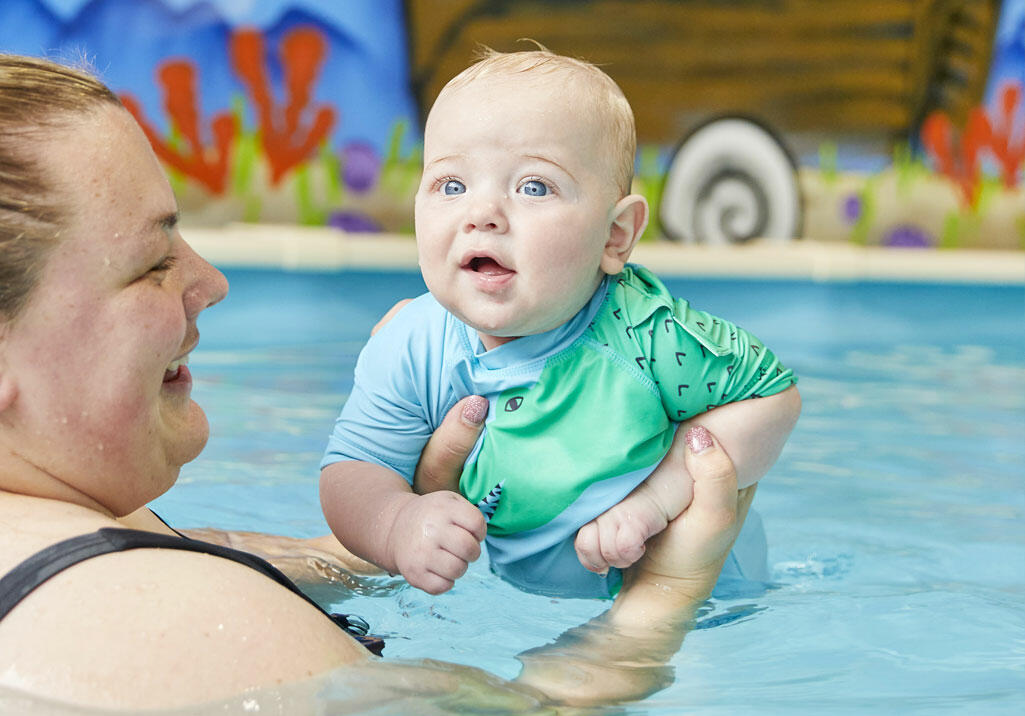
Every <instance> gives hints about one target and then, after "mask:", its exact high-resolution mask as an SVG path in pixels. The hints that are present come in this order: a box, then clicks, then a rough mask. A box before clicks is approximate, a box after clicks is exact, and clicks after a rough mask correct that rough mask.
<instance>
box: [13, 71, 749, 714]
mask: <svg viewBox="0 0 1025 716" xmlns="http://www.w3.org/2000/svg"><path fill="white" fill-rule="evenodd" d="M176 218H177V207H176V204H175V199H174V195H173V194H172V192H171V189H170V186H169V184H168V182H167V179H166V177H165V176H164V173H163V171H162V169H161V168H160V166H159V164H158V162H157V160H156V158H155V156H154V155H153V152H152V151H151V149H150V147H149V144H148V143H147V141H146V139H145V137H144V136H143V134H142V133H141V131H140V130H139V128H138V127H137V126H136V125H135V123H134V121H133V120H132V118H131V116H130V115H129V114H128V113H127V112H126V111H125V110H124V108H123V107H121V105H120V103H119V102H118V100H117V98H116V97H115V96H114V95H112V94H111V93H110V92H109V90H108V89H107V88H106V87H104V86H103V85H102V84H100V83H98V82H96V81H95V80H93V79H92V78H91V77H89V76H87V75H84V74H81V73H79V72H77V71H73V70H69V69H67V68H63V67H60V66H57V65H53V64H50V63H47V62H43V61H38V60H30V59H27V58H18V57H10V56H0V575H6V576H5V577H4V582H3V584H4V588H5V589H7V590H8V593H6V594H5V593H4V592H3V591H0V607H2V605H3V603H4V600H6V601H7V603H8V609H7V610H6V614H5V615H4V616H3V617H2V620H0V686H3V687H7V688H10V689H16V690H23V691H27V692H30V693H35V694H45V695H47V696H48V697H50V698H55V699H58V700H62V701H70V702H75V703H81V704H90V705H98V706H113V707H120V708H140V707H146V706H174V705H185V704H195V703H199V702H202V701H208V700H211V699H216V698H221V697H225V696H228V695H231V694H237V693H240V692H242V691H244V690H247V689H252V688H257V687H260V686H266V685H273V684H281V683H288V682H295V681H300V680H303V679H306V678H308V677H311V676H313V675H317V674H323V673H325V672H328V671H329V670H333V669H334V670H336V672H335V673H338V671H337V670H339V669H340V668H341V667H350V668H352V669H357V668H363V669H373V671H374V673H375V674H377V675H378V676H376V677H375V678H376V679H377V681H378V682H379V683H385V684H387V683H388V682H389V679H391V680H393V681H394V682H395V683H398V682H399V680H400V679H401V680H402V683H403V684H405V688H408V687H409V685H410V683H412V684H414V685H419V686H415V687H414V688H421V687H422V688H424V689H428V688H435V689H437V688H452V689H456V688H460V687H461V685H462V684H463V683H464V682H465V683H469V682H470V681H473V680H474V679H480V678H481V676H480V675H479V674H475V673H474V672H473V670H468V669H463V670H456V671H446V672H445V673H446V675H447V676H446V677H445V678H440V677H439V676H438V673H437V670H433V671H432V670H431V669H430V668H428V667H426V666H425V667H411V666H409V665H389V664H388V662H387V661H377V660H375V659H374V658H373V657H371V656H370V655H369V653H368V652H367V650H365V649H364V648H363V647H362V646H361V645H360V644H359V643H358V642H357V641H355V640H354V639H353V638H352V637H351V636H350V635H349V634H348V633H347V632H346V631H344V630H342V629H339V628H338V626H337V625H336V624H335V623H333V622H332V620H331V619H330V618H328V617H327V616H326V615H325V614H324V613H323V612H322V611H320V610H319V609H318V608H316V607H315V606H313V605H312V604H311V603H310V602H309V601H307V600H306V599H304V598H303V597H302V596H301V595H300V594H298V593H297V592H296V590H294V589H292V588H290V587H289V586H288V585H287V584H285V583H284V582H283V581H282V580H280V579H276V578H275V577H273V575H271V578H268V573H267V570H266V569H263V568H259V569H254V568H253V567H252V565H248V564H244V563H240V562H239V561H237V558H236V557H232V556H231V555H230V554H228V555H225V554H224V553H222V554H221V555H220V556H216V555H212V554H205V553H203V552H204V551H210V549H212V548H207V547H204V546H202V543H196V542H192V541H189V540H184V539H182V538H180V537H167V538H164V539H165V541H164V542H163V543H161V542H160V539H161V538H153V537H152V535H151V534H149V535H147V534H146V533H161V534H166V535H171V534H173V533H172V531H171V530H170V529H169V528H168V527H166V526H165V525H163V524H162V523H161V522H160V521H159V520H158V518H156V517H155V516H154V515H153V514H152V513H151V512H149V511H148V510H146V509H145V507H144V506H145V504H146V503H148V502H149V501H150V500H152V499H153V498H155V497H157V496H159V495H161V494H163V493H164V492H165V491H166V490H168V489H169V488H170V487H171V486H172V485H173V484H174V482H175V480H176V479H177V476H178V471H179V469H180V467H181V466H182V465H183V464H185V463H186V462H188V461H190V460H192V459H194V458H195V457H196V456H197V455H198V454H199V452H200V451H201V450H202V448H203V446H204V444H205V442H206V439H207V433H208V426H207V422H206V417H205V416H204V414H203V411H202V410H201V409H200V408H199V406H198V405H196V403H194V402H193V401H192V399H191V397H190V392H191V376H190V373H189V370H188V367H187V362H188V355H189V353H190V352H191V351H192V350H193V349H194V348H195V347H196V344H197V342H198V340H199V333H198V330H197V328H196V320H197V318H198V316H199V314H200V313H201V312H202V311H203V309H205V308H207V307H208V306H211V305H213V304H214V303H216V302H218V301H220V300H221V299H222V298H224V296H225V294H226V292H227V284H226V282H225V279H224V277H223V276H222V275H221V274H220V273H219V272H218V271H217V270H216V269H214V268H213V267H211V266H210V265H209V264H207V263H206V262H205V261H203V260H202V259H201V258H200V257H199V256H198V255H196V254H195V253H194V252H193V251H192V250H191V249H190V248H189V246H188V244H186V243H185V241H184V240H183V239H182V237H181V236H180V234H179V233H178V231H177V228H176ZM467 400H468V401H470V402H471V403H472V401H473V400H474V399H467ZM462 407H463V406H461V405H457V406H456V409H454V410H453V413H452V414H450V415H449V417H448V418H447V419H446V421H445V423H444V424H443V425H442V427H441V428H440V429H439V431H438V434H437V435H436V437H435V440H433V441H432V443H431V444H430V445H429V446H428V449H427V450H425V453H424V456H423V458H422V465H423V466H424V467H425V468H426V469H429V470H432V471H438V472H442V473H443V472H445V471H447V470H457V469H458V466H459V464H460V463H461V460H462V457H463V456H465V455H466V454H467V452H468V450H469V449H470V446H471V445H472V444H473V442H474V440H475V439H476V436H477V434H478V432H479V430H480V425H479V424H478V423H474V422H472V421H468V420H465V419H461V415H462V413H459V412H456V410H459V409H460V408H462ZM471 407H472V405H471ZM473 412H474V411H473V410H469V411H468V413H470V414H472V413H473ZM688 436H689V439H691V440H692V442H693V443H694V446H693V447H694V448H696V449H697V450H695V449H689V450H688V451H686V459H687V460H690V461H691V462H690V463H688V465H689V467H690V469H691V473H692V474H693V475H694V476H695V480H696V485H695V500H694V504H693V506H692V507H691V508H690V509H689V510H688V511H687V512H686V513H684V515H682V516H681V517H680V518H679V519H678V520H676V521H675V522H674V523H673V525H671V527H670V529H668V530H667V531H666V532H665V533H664V534H663V536H662V537H661V538H660V540H659V541H658V542H657V543H656V544H654V545H652V548H651V549H650V551H649V554H648V556H647V557H646V558H645V559H644V560H643V561H642V562H641V563H639V565H638V567H637V568H636V569H634V570H633V571H632V572H631V574H630V575H629V576H628V579H627V583H626V584H625V586H624V589H623V591H622V593H621V595H620V597H619V599H618V600H617V601H616V602H615V604H614V605H613V607H612V608H611V609H610V610H609V612H608V613H607V614H605V615H603V616H602V617H601V618H599V619H598V620H596V621H595V622H594V623H592V624H591V625H587V626H585V627H581V628H578V630H576V631H575V633H571V634H567V635H566V637H565V638H564V639H562V640H560V642H561V644H556V645H553V646H551V647H547V648H543V649H540V650H536V651H534V652H531V653H528V654H525V655H524V656H523V661H524V671H523V674H522V675H521V676H520V677H519V679H518V681H517V683H516V684H514V685H510V686H509V688H510V689H512V690H513V691H514V692H518V693H520V694H522V695H523V697H524V698H527V699H530V700H536V701H538V702H548V701H550V702H554V703H568V704H575V703H595V702H603V701H612V700H622V699H628V698H636V697H638V696H641V695H644V694H645V693H648V692H650V690H651V689H653V688H655V687H657V686H659V685H660V684H661V683H662V680H663V679H664V678H665V673H664V671H663V669H662V667H663V665H664V664H665V663H666V661H667V660H668V658H669V657H670V656H671V655H672V653H673V652H675V651H676V649H677V648H678V647H679V644H680V642H681V641H682V638H683V633H684V632H685V625H686V623H687V621H688V620H689V619H690V618H691V617H692V615H693V612H694V610H695V609H696V607H697V606H698V605H699V604H700V603H701V602H702V600H703V599H704V598H706V597H707V595H708V593H709V592H710V590H711V588H712V585H713V584H714V582H715V579H716V576H717V575H718V573H719V569H720V568H721V566H722V562H723V559H724V558H725V555H726V554H727V552H728V550H729V547H730V545H731V544H732V540H733V539H734V537H735V536H736V531H737V525H739V524H740V523H741V522H742V520H743V515H744V513H745V511H746V508H747V505H748V504H749V502H750V499H751V497H752V496H753V492H751V491H746V492H745V493H744V494H743V495H741V496H740V497H739V498H738V493H737V492H736V482H735V475H734V474H733V471H732V466H731V465H730V464H729V460H728V458H726V456H725V454H724V453H722V451H721V450H720V449H719V448H718V446H717V445H716V444H715V443H714V441H713V440H712V439H711V437H710V435H709V434H708V433H707V431H706V432H704V433H701V432H700V431H692V432H689V433H688ZM698 450H700V454H698ZM684 452H685V451H684V450H683V446H682V445H681V446H679V447H677V448H675V449H674V451H673V452H672V453H671V454H670V456H669V457H667V459H666V461H665V463H664V465H663V467H662V468H660V469H674V466H675V467H678V466H679V465H680V463H679V461H680V460H682V459H684ZM123 528H133V529H135V530H141V531H145V532H146V533H136V532H126V531H124V529H123ZM111 529H118V530H120V531H118V532H110V531H109V530H111ZM101 530H108V531H101ZM140 534H141V535H142V536H141V537H140ZM95 535H99V536H100V537H102V539H103V541H104V543H105V544H109V543H111V541H112V540H113V541H115V542H116V541H117V540H120V539H122V538H124V539H127V540H128V541H130V542H131V541H132V540H135V543H133V545H129V546H134V547H135V548H128V549H121V548H115V549H114V550H113V551H110V552H109V553H106V554H102V555H100V556H95V557H93V558H90V559H84V560H83V561H78V562H77V563H74V564H73V566H70V567H68V568H66V569H63V570H57V571H56V572H55V573H54V574H53V576H52V577H49V578H47V579H42V580H40V579H39V578H38V575H36V574H33V573H31V572H33V570H32V569H26V568H25V566H24V565H25V564H32V565H34V564H36V563H35V562H31V561H30V562H28V563H26V561H25V560H29V559H30V558H32V557H33V555H38V554H39V553H40V551H41V550H47V549H51V551H53V550H56V551H57V552H60V551H61V550H65V546H60V547H57V548H54V545H58V544H59V543H62V542H64V541H65V540H69V539H76V540H81V539H86V540H91V539H92V536H95ZM139 540H141V542H139ZM151 543H153V544H155V543H160V544H162V545H163V546H171V547H172V548H170V549H153V548H139V547H140V546H144V545H146V544H151ZM73 544H79V542H78V541H76V542H75V543H73ZM282 544H285V545H286V546H287V547H286V551H287V549H292V548H294V550H296V551H299V552H302V553H314V554H320V555H322V556H324V557H325V558H326V559H329V560H338V561H340V562H342V563H344V562H345V560H346V555H345V552H344V550H342V549H340V547H338V546H337V545H336V544H332V543H331V542H330V540H320V541H316V542H313V543H310V544H308V545H303V544H301V543H300V542H299V541H294V540H293V541H290V542H289V541H284V542H278V543H277V545H278V547H277V551H279V552H280V551H281V549H280V545H282ZM182 545H186V546H187V547H188V549H183V548H182ZM314 548H316V549H320V550H323V551H320V552H311V550H313V549H314ZM197 550H198V551H197ZM46 554H50V553H44V555H46ZM64 558H65V555H64V554H63V552H62V554H61V556H60V559H64ZM19 565H21V566H20V567H19ZM15 582H17V584H13V583H15ZM12 585H13V586H12ZM26 585H27V586H26ZM19 590H20V591H19ZM22 592H23V594H22ZM12 594H13V595H14V596H12ZM656 624H659V625H663V627H664V628H662V629H655V628H653V625H656ZM613 637H616V638H613ZM620 637H621V638H620ZM618 663H629V665H630V666H629V668H618V667H616V664H618ZM582 674H583V675H584V681H588V680H589V683H581V680H580V679H581V675H582ZM439 684H440V686H439Z"/></svg>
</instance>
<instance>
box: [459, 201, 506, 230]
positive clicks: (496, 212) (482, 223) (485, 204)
mask: <svg viewBox="0 0 1025 716" xmlns="http://www.w3.org/2000/svg"><path fill="white" fill-rule="evenodd" d="M508 229H509V222H508V220H507V219H506V216H505V212H504V211H503V210H502V207H501V206H500V205H499V203H498V202H496V201H493V200H487V201H480V202H477V203H475V204H474V205H473V207H472V208H471V210H470V213H469V215H468V216H467V218H466V226H465V230H466V231H467V232H471V231H490V232H496V233H504V232H505V231H507V230H508Z"/></svg>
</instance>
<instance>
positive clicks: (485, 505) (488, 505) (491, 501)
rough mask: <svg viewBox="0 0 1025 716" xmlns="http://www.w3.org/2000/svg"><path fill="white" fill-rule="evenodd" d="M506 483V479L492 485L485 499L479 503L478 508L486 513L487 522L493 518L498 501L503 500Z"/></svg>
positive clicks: (483, 513) (482, 512) (485, 519)
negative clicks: (503, 487)
mask: <svg viewBox="0 0 1025 716" xmlns="http://www.w3.org/2000/svg"><path fill="white" fill-rule="evenodd" d="M504 484H505V480H503V481H502V482H500V483H498V484H497V485H495V486H494V487H492V488H491V491H490V492H488V494H487V495H485V496H484V499H483V500H481V501H480V502H478V503H477V509H478V510H480V511H481V514H482V515H484V521H485V522H490V521H491V518H492V517H494V516H495V510H497V509H498V503H499V502H500V501H501V500H502V485H504Z"/></svg>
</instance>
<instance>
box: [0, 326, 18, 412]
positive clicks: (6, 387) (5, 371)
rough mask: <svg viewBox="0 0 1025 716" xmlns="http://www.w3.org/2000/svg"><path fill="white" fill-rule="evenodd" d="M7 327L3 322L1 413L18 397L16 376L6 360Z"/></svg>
mask: <svg viewBox="0 0 1025 716" xmlns="http://www.w3.org/2000/svg"><path fill="white" fill-rule="evenodd" d="M5 327H6V326H5V325H4V324H3V323H0V413H2V412H4V411H5V410H7V409H8V408H9V407H11V405H12V404H13V403H14V399H15V398H16V397H18V386H17V385H15V383H14V376H13V375H11V371H10V369H9V368H8V367H7V361H5V360H4V351H3V348H4V343H3V339H4V328H5Z"/></svg>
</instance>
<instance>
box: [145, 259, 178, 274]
mask: <svg viewBox="0 0 1025 716" xmlns="http://www.w3.org/2000/svg"><path fill="white" fill-rule="evenodd" d="M177 261H178V259H177V258H175V257H174V256H165V257H164V258H163V259H161V260H160V263H158V264H157V265H156V266H154V267H153V268H151V269H150V270H149V273H167V272H168V271H170V270H171V268H172V267H173V266H174V264H175V262H177Z"/></svg>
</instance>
